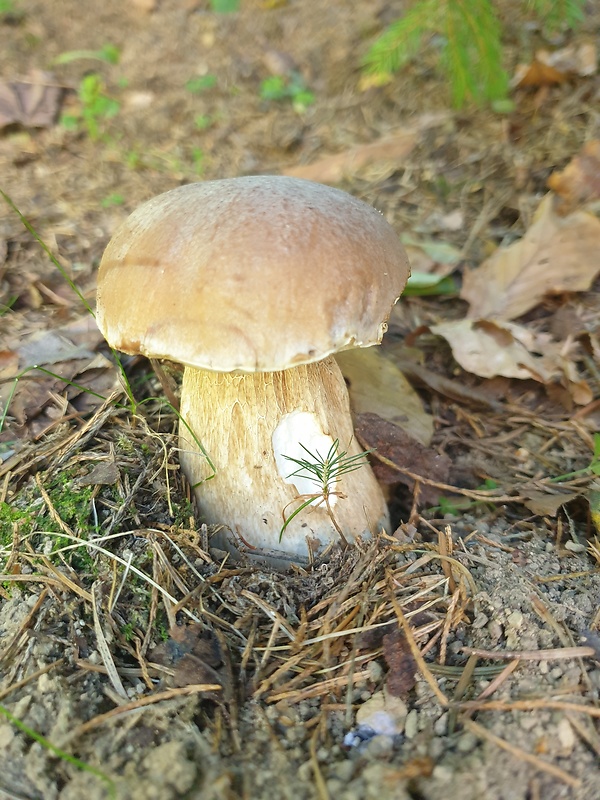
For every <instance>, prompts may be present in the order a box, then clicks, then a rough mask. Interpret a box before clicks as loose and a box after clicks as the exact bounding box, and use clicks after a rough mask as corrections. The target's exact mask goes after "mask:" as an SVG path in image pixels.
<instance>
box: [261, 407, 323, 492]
mask: <svg viewBox="0 0 600 800" xmlns="http://www.w3.org/2000/svg"><path fill="white" fill-rule="evenodd" d="M272 442H273V455H274V456H275V463H276V464H277V471H278V472H279V474H280V475H281V478H282V480H283V481H284V482H285V483H290V484H292V485H293V486H294V487H295V488H296V491H297V492H298V494H299V495H311V494H316V495H318V497H317V498H315V501H314V502H315V503H318V502H319V499H320V498H321V497H322V490H323V486H322V485H321V484H320V482H319V479H318V478H317V476H316V475H315V476H313V477H311V475H310V473H307V472H306V471H304V473H303V474H300V475H293V476H292V475H291V473H292V472H297V471H298V470H300V469H301V467H300V466H299V465H298V464H296V463H295V462H294V461H290V458H297V459H303V460H305V461H310V460H311V456H310V453H313V454H314V455H315V456H316V457H318V458H321V459H325V458H326V457H327V454H328V453H329V451H330V450H331V448H332V446H333V439H332V438H331V436H328V435H327V434H326V433H323V431H322V430H321V428H320V426H319V423H318V421H317V418H316V417H315V415H314V414H311V413H309V412H308V411H292V412H291V413H290V414H285V415H284V416H283V417H282V418H281V421H280V422H279V424H278V425H277V427H276V428H275V430H274V431H273V437H272ZM304 448H306V450H305V449H304ZM307 450H308V452H306V451H307ZM286 456H288V458H286ZM315 463H318V462H315ZM329 489H333V491H335V484H334V485H333V486H332V484H331V483H330V484H329ZM337 499H338V498H337V495H335V494H331V495H329V505H330V506H334V505H335V504H336V502H337Z"/></svg>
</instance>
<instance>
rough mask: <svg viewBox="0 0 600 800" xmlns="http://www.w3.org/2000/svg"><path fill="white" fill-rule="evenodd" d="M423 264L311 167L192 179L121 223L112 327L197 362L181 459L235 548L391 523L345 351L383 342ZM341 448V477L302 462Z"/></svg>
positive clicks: (107, 258)
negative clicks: (367, 451) (295, 173)
mask: <svg viewBox="0 0 600 800" xmlns="http://www.w3.org/2000/svg"><path fill="white" fill-rule="evenodd" d="M409 272H410V270H409V266H408V261H407V258H406V255H405V253H404V250H403V248H402V245H401V244H400V242H399V239H398V237H397V235H396V233H395V232H394V230H393V229H392V227H391V226H390V225H389V224H388V223H387V222H386V221H385V219H384V217H383V216H382V215H381V214H380V213H379V212H378V211H376V210H375V209H374V208H372V207H371V206H369V205H367V204H366V203H364V202H362V201H360V200H357V199H356V198H354V197H352V196H351V195H349V194H347V193H345V192H342V191H340V190H338V189H333V188H330V187H327V186H323V185H321V184H317V183H313V182H311V181H305V180H299V179H296V178H288V177H277V176H255V177H242V178H232V179H225V180H216V181H207V182H204V183H193V184H189V185H186V186H181V187H179V188H177V189H174V190H172V191H169V192H166V193H164V194H161V195H159V196H158V197H155V198H153V199H151V200H149V201H148V202H146V203H145V204H144V205H142V206H141V207H140V208H138V209H137V210H136V211H134V212H133V213H132V214H131V216H130V217H129V218H128V219H127V220H125V222H124V223H123V224H122V225H121V227H120V228H119V229H118V230H117V232H116V233H115V235H114V236H113V238H112V239H111V241H110V243H109V244H108V247H107V248H106V251H105V253H104V256H103V258H102V262H101V264H100V269H99V274H98V301H97V320H98V325H99V327H100V330H101V331H102V333H103V334H104V336H105V338H106V340H107V341H108V342H109V344H110V345H111V346H112V347H114V348H115V349H117V350H121V351H123V352H125V353H130V354H138V353H142V354H144V355H146V356H148V357H149V358H152V359H168V360H171V361H177V362H180V363H181V364H183V365H184V366H185V369H184V374H183V383H182V388H181V408H180V414H181V423H180V450H181V452H180V459H181V467H182V470H183V472H184V474H185V475H186V476H187V479H188V481H189V482H190V484H191V486H192V487H193V488H194V492H195V496H196V500H197V503H198V507H199V509H200V515H201V519H202V520H203V521H204V522H207V523H209V524H216V525H220V526H222V528H221V534H220V540H219V544H220V546H222V547H225V548H226V549H229V550H232V549H233V550H235V549H240V548H241V549H244V545H246V549H247V550H248V551H249V552H251V553H254V554H256V553H260V552H269V551H276V552H278V553H281V554H282V555H283V557H284V558H286V557H287V558H290V559H291V560H294V559H296V560H298V559H299V560H304V559H307V558H311V557H312V556H313V555H314V554H315V553H317V552H320V551H321V550H322V549H323V548H325V547H326V546H327V545H328V544H329V543H330V542H332V541H338V540H339V539H340V535H342V536H343V538H344V539H345V540H346V541H348V542H352V541H353V540H355V539H356V538H357V537H360V536H369V535H370V534H371V533H373V532H376V531H377V530H379V529H380V528H381V527H382V526H386V525H387V524H388V523H389V518H388V511H387V506H386V503H385V500H384V497H383V494H382V492H381V489H380V487H379V485H378V484H377V481H376V480H375V477H374V475H373V473H372V471H371V469H370V467H369V465H368V464H367V463H366V459H364V461H365V463H363V459H362V458H361V457H360V455H359V454H360V453H361V452H362V451H361V448H360V446H359V445H358V443H357V442H356V440H355V438H354V431H353V425H352V419H351V415H350V404H349V399H348V391H347V388H346V384H345V382H344V378H343V376H342V373H341V372H340V369H339V367H338V365H337V363H336V361H335V359H334V358H333V354H334V353H336V352H337V351H340V350H345V349H347V348H351V347H369V346H371V345H375V344H379V343H380V341H381V338H382V336H383V334H384V332H385V331H386V329H387V319H388V317H389V314H390V312H391V309H392V307H393V305H394V303H395V302H396V300H397V299H398V297H399V296H400V294H401V292H402V290H403V288H404V286H405V283H406V280H407V278H408V275H409ZM328 458H329V459H330V461H331V460H333V462H334V468H333V469H332V474H331V475H330V476H329V481H328V483H327V485H326V486H323V485H320V484H319V481H318V480H316V479H315V475H314V474H313V473H312V472H311V471H310V470H309V471H306V469H304V470H303V469H302V468H301V466H299V465H298V463H297V461H301V460H303V459H304V460H305V461H308V462H311V459H314V460H315V462H316V463H321V462H322V461H323V462H326V461H327V459H328ZM336 458H337V459H338V460H337V462H336ZM294 459H295V460H294ZM311 463H312V462H311ZM336 463H337V465H338V467H339V466H340V465H341V464H344V465H352V466H353V467H355V468H354V469H352V470H350V469H349V470H348V471H343V470H341V469H338V468H337V467H336V466H335V464H336ZM325 495H327V498H325ZM303 504H305V505H304V508H302V510H301V511H299V512H298V513H297V514H296V515H294V511H296V510H297V509H298V508H300V506H301V505H303ZM286 522H287V524H286Z"/></svg>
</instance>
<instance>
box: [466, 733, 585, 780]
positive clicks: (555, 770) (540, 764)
mask: <svg viewBox="0 0 600 800" xmlns="http://www.w3.org/2000/svg"><path fill="white" fill-rule="evenodd" d="M463 725H464V727H465V728H466V729H467V730H468V731H471V733H473V734H475V736H477V737H479V738H480V739H486V740H487V741H488V742H492V744H495V745H496V746H497V747H500V748H502V750H506V751H507V752H508V753H510V754H511V755H513V756H515V757H516V758H519V759H520V760H521V761H526V762H527V763H528V764H531V766H532V767H535V769H537V770H539V771H540V772H546V773H548V774H549V775H552V776H553V777H554V778H558V780H560V781H562V782H563V783H566V784H567V786H572V787H573V788H574V789H578V788H579V787H580V786H581V781H580V780H579V778H574V777H573V776H572V775H570V774H569V773H568V772H565V771H564V770H562V769H560V767H555V766H554V764H548V763H547V762H546V761H542V759H541V758H538V757H537V756H534V755H531V753H527V752H525V751H524V750H521V749H519V748H518V747H515V745H513V744H510V743H509V742H507V741H506V740H505V739H501V738H500V737H499V736H496V735H495V734H493V733H491V732H490V731H488V730H487V728H484V727H483V725H480V724H479V723H478V722H473V720H471V719H464V720H463Z"/></svg>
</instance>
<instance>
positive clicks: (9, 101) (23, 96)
mask: <svg viewBox="0 0 600 800" xmlns="http://www.w3.org/2000/svg"><path fill="white" fill-rule="evenodd" d="M63 91H64V90H63V87H62V86H59V85H57V84H56V82H55V80H54V78H53V77H52V75H51V74H50V73H48V72H42V71H41V70H32V71H31V73H30V74H29V75H28V76H27V77H25V78H20V79H18V80H14V81H0V128H5V127H6V126H7V125H14V124H15V123H19V124H20V125H24V126H25V127H27V128H48V127H50V126H51V125H53V123H54V121H55V119H56V116H57V114H58V109H59V107H60V103H61V99H62V95H63Z"/></svg>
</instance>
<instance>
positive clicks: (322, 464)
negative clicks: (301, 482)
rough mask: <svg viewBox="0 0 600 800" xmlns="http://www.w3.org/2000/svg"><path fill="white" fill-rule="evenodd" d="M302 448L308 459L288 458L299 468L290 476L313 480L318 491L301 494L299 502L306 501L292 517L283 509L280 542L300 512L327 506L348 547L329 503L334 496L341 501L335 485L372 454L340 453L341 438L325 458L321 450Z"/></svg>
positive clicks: (335, 526) (368, 451)
mask: <svg viewBox="0 0 600 800" xmlns="http://www.w3.org/2000/svg"><path fill="white" fill-rule="evenodd" d="M300 447H301V448H302V449H303V450H304V451H305V452H306V454H307V456H308V458H293V457H292V456H285V458H286V459H287V460H288V461H291V462H292V463H294V464H296V465H297V466H298V469H296V470H295V471H294V472H291V473H290V474H289V475H288V476H287V477H288V478H294V477H297V478H304V479H305V480H309V481H312V482H313V483H314V484H315V489H316V491H315V492H314V494H304V495H300V497H299V498H297V499H300V500H302V501H303V502H302V503H301V504H300V505H299V506H298V508H297V509H296V510H295V511H293V512H292V513H291V514H290V515H289V517H286V516H285V509H284V510H283V518H284V523H283V525H282V527H281V530H280V532H279V541H281V539H282V537H283V534H284V532H285V529H286V528H287V526H288V525H289V524H290V522H291V521H292V520H293V519H294V517H296V516H298V514H300V512H301V511H303V510H304V509H305V508H307V506H310V505H313V506H319V505H322V504H325V508H326V509H327V514H328V515H329V518H330V519H331V522H332V524H333V526H334V528H335V529H336V531H337V532H338V533H339V535H340V538H341V539H342V541H343V542H344V544H348V541H347V539H346V537H345V536H344V533H343V531H342V529H341V528H340V526H339V525H338V523H337V520H336V519H335V516H334V514H333V509H332V507H331V502H330V500H331V497H333V496H335V497H340V498H343V497H344V495H343V494H342V493H341V492H338V491H335V487H336V484H337V483H338V482H339V480H340V478H341V477H342V475H346V474H348V473H349V472H354V471H355V470H357V469H360V468H361V467H362V466H363V465H364V463H365V461H366V458H367V455H368V454H369V453H370V452H372V451H371V450H367V451H365V452H363V453H355V454H354V455H352V456H349V455H348V453H347V451H346V450H343V451H342V452H340V442H339V439H336V440H335V441H334V442H333V444H332V445H331V447H330V448H329V450H328V452H327V455H326V456H322V455H321V454H320V453H319V451H318V450H316V451H315V452H314V453H312V452H311V451H310V450H309V449H308V448H307V447H305V446H304V445H303V444H300ZM286 508H287V506H286Z"/></svg>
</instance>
